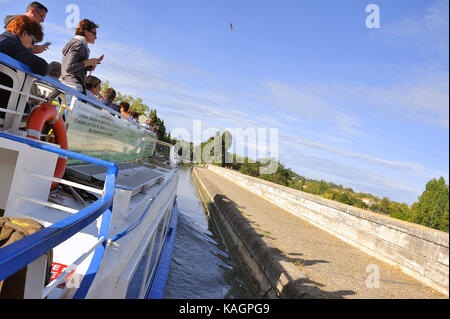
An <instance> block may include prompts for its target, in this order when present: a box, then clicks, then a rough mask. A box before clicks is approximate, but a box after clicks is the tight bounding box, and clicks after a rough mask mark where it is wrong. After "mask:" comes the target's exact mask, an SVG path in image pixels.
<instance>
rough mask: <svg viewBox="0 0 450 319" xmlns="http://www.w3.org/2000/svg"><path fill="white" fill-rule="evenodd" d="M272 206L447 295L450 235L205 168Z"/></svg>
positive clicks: (314, 196)
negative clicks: (274, 205)
mask: <svg viewBox="0 0 450 319" xmlns="http://www.w3.org/2000/svg"><path fill="white" fill-rule="evenodd" d="M207 168H208V169H210V170H212V171H214V172H216V173H217V174H219V175H221V176H223V177H225V178H227V179H229V180H231V181H233V182H235V183H236V184H238V185H239V186H241V187H243V188H245V189H247V190H248V191H250V192H252V193H255V194H257V195H259V196H261V197H262V198H264V199H266V200H268V201H270V202H272V203H274V204H276V205H277V206H279V207H281V208H283V209H285V210H287V211H289V212H291V213H293V214H295V215H298V216H300V217H301V218H304V219H306V220H307V221H309V222H310V223H312V224H314V225H315V226H317V227H319V228H321V229H323V230H325V231H327V232H329V233H331V234H333V235H335V236H336V237H338V238H340V239H342V240H344V241H345V242H348V243H350V244H352V245H353V246H356V247H358V248H359V249H361V250H363V251H365V252H366V253H368V254H370V255H372V256H375V257H377V258H379V259H381V260H383V261H385V262H387V263H389V264H391V265H394V266H398V267H399V268H400V269H401V270H402V271H403V272H405V273H407V274H409V275H410V276H413V277H414V278H416V279H418V280H420V281H422V282H424V283H425V284H427V285H429V286H431V287H433V288H435V289H437V290H439V291H440V292H442V293H444V294H446V295H448V291H449V254H448V251H449V250H448V243H449V234H448V233H444V232H441V231H438V230H434V229H430V228H427V227H424V226H421V225H416V224H412V223H408V222H405V221H402V220H398V219H394V218H391V217H388V216H385V215H382V214H377V213H373V212H371V211H367V210H363V209H359V208H356V207H353V206H349V205H345V204H342V203H339V202H335V201H331V200H328V199H325V198H322V197H320V196H316V195H312V194H308V193H305V192H302V191H298V190H295V189H291V188H288V187H285V186H281V185H278V184H274V183H271V182H267V181H264V180H261V179H258V178H254V177H251V176H247V175H244V174H241V173H239V172H236V171H233V170H230V169H225V168H221V167H218V166H215V165H207Z"/></svg>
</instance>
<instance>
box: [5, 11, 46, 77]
mask: <svg viewBox="0 0 450 319" xmlns="http://www.w3.org/2000/svg"><path fill="white" fill-rule="evenodd" d="M43 37H44V34H43V32H42V27H41V25H40V24H39V23H37V22H36V21H33V20H32V19H30V18H29V17H27V16H26V15H20V16H17V17H16V18H15V19H14V20H12V21H11V23H9V24H8V27H7V28H6V31H5V32H3V33H2V34H0V52H3V53H5V54H7V55H9V56H11V57H12V58H14V59H16V60H18V61H20V62H22V63H24V64H26V65H28V66H29V67H30V69H31V72H33V73H36V74H39V75H47V74H48V71H49V66H48V63H47V62H46V61H45V60H44V59H42V58H40V57H38V56H36V55H34V54H33V53H31V50H30V48H31V47H32V46H33V45H34V44H35V43H36V42H40V41H42V38H43Z"/></svg>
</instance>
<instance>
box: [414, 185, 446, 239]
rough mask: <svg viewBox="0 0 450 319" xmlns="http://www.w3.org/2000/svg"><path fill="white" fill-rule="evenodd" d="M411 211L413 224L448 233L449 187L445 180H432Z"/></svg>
mask: <svg viewBox="0 0 450 319" xmlns="http://www.w3.org/2000/svg"><path fill="white" fill-rule="evenodd" d="M411 210H412V218H411V221H412V222H414V223H417V224H421V225H424V226H428V227H431V228H435V229H439V230H442V231H445V232H448V231H449V224H448V220H449V187H448V185H446V184H445V180H444V178H443V177H441V178H439V179H438V180H436V179H435V178H434V179H432V180H430V181H429V182H428V183H427V185H426V187H425V191H424V192H423V193H422V195H420V197H419V201H418V202H416V203H414V204H413V206H412V208H411Z"/></svg>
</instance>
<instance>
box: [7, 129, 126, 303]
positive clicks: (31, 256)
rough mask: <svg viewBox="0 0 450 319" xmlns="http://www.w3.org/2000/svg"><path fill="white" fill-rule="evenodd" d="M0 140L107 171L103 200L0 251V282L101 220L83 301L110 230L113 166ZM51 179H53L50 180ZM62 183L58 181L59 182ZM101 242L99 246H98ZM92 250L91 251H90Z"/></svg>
mask: <svg viewBox="0 0 450 319" xmlns="http://www.w3.org/2000/svg"><path fill="white" fill-rule="evenodd" d="M0 137H1V138H4V139H9V140H12V141H16V142H19V143H24V144H27V145H29V146H31V147H33V148H37V149H41V150H44V151H48V152H52V153H55V154H58V155H60V156H66V157H70V158H73V159H77V160H80V161H84V162H88V163H91V164H95V165H100V166H103V167H106V168H107V173H106V179H105V184H104V188H103V192H102V193H103V194H102V196H101V197H100V198H99V199H98V200H97V201H95V202H94V203H92V204H91V205H89V206H87V207H85V208H83V209H81V210H80V211H78V212H77V213H76V214H73V215H71V216H69V217H67V218H64V219H63V220H61V221H59V222H56V223H54V224H53V225H51V226H48V227H46V228H44V229H42V230H40V231H38V232H36V233H34V234H31V235H29V236H27V237H25V238H23V239H21V240H19V241H17V242H14V243H12V244H10V245H8V246H6V247H3V248H1V249H0V281H1V280H4V279H5V278H7V277H9V276H11V275H12V274H14V273H16V272H17V271H19V270H20V269H22V268H23V267H25V266H27V265H28V264H30V263H31V262H33V261H34V260H36V259H37V258H39V257H40V256H42V255H44V254H46V253H47V252H48V251H50V250H51V249H53V248H54V247H56V246H58V245H59V244H60V243H62V242H64V241H65V240H67V239H69V238H71V237H72V236H74V235H75V234H77V233H78V232H80V231H81V230H83V229H84V228H86V227H87V226H89V225H90V224H91V223H92V222H94V221H95V220H96V219H97V218H98V217H100V216H102V220H101V226H100V230H99V233H98V241H97V243H96V247H95V252H94V256H93V257H92V260H91V263H90V266H89V268H88V270H87V272H86V274H85V275H84V278H83V281H82V282H81V284H80V287H79V288H78V290H77V292H76V294H75V297H74V298H83V297H84V296H85V295H86V294H87V291H88V289H89V287H90V285H91V283H92V281H93V279H94V277H95V274H96V273H97V271H98V268H99V266H100V262H101V260H102V258H103V255H104V251H105V248H106V245H107V240H106V239H107V238H108V232H109V226H110V222H111V211H112V201H113V197H114V188H115V182H116V179H117V172H118V168H117V165H116V164H115V163H111V162H107V161H104V160H101V159H97V158H93V157H90V156H86V155H83V154H78V153H75V152H72V151H68V150H63V149H60V148H57V147H54V146H51V145H48V144H44V143H40V142H38V141H33V140H30V139H25V138H21V137H18V136H14V135H10V134H5V133H3V132H0ZM51 179H52V178H51ZM59 181H61V180H59ZM99 242H100V243H99ZM90 249H91V250H92V249H93V247H91V248H90Z"/></svg>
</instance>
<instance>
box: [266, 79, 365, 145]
mask: <svg viewBox="0 0 450 319" xmlns="http://www.w3.org/2000/svg"><path fill="white" fill-rule="evenodd" d="M266 85H267V89H268V91H269V96H270V98H271V103H272V104H273V105H275V107H276V108H277V109H278V110H281V111H282V113H283V112H284V113H285V114H287V117H289V118H290V120H289V121H292V122H294V121H296V122H298V123H301V122H304V121H314V122H318V121H320V122H322V123H323V122H324V121H325V122H328V123H329V124H331V125H332V126H333V127H334V128H335V129H336V130H338V131H340V132H341V133H345V134H346V135H352V136H359V137H366V138H367V137H369V134H368V133H367V132H366V130H365V128H364V126H363V124H362V122H361V120H360V119H359V118H357V117H355V116H353V115H350V114H347V113H345V112H343V111H342V110H341V109H342V108H340V107H339V106H335V105H332V104H331V103H329V102H327V101H326V98H325V96H324V95H323V94H320V93H318V92H317V90H312V89H310V88H305V87H293V86H290V85H286V84H283V83H280V82H277V81H269V82H267V84H266Z"/></svg>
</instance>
